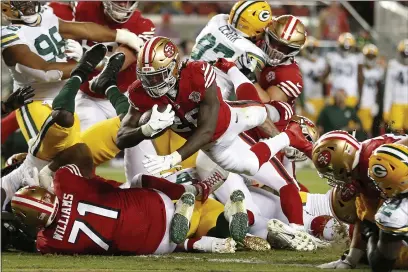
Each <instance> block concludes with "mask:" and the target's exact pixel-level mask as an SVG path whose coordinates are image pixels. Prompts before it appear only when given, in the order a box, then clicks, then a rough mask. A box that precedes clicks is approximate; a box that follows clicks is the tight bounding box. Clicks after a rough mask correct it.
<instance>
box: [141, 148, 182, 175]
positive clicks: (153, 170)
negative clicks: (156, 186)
mask: <svg viewBox="0 0 408 272" xmlns="http://www.w3.org/2000/svg"><path fill="white" fill-rule="evenodd" d="M181 161H182V158H181V155H180V154H179V153H178V152H177V151H174V152H173V153H171V154H170V155H166V156H156V155H146V159H145V160H143V166H144V167H145V168H146V169H147V171H148V172H149V173H150V174H152V175H155V176H159V175H160V172H162V171H165V170H169V169H170V168H173V167H175V166H176V165H177V164H179V163H180V162H181Z"/></svg>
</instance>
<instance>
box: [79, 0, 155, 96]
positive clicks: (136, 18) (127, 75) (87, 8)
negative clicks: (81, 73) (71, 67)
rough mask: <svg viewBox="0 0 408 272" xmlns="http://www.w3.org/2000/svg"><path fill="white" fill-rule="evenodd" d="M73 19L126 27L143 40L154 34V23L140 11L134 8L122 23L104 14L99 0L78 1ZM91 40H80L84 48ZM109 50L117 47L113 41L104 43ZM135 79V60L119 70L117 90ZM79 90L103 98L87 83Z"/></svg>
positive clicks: (111, 50) (112, 27)
mask: <svg viewBox="0 0 408 272" xmlns="http://www.w3.org/2000/svg"><path fill="white" fill-rule="evenodd" d="M74 16H75V21H77V22H94V23H97V24H99V25H104V26H107V27H109V28H111V29H127V30H129V31H131V32H133V33H135V34H136V35H138V36H139V37H140V38H142V39H143V40H149V39H150V38H152V37H153V35H154V30H155V27H154V24H153V23H152V21H150V20H149V19H147V18H144V17H142V14H141V13H140V11H138V10H136V11H135V12H134V13H133V15H132V17H131V18H130V19H129V20H128V21H127V22H126V23H123V24H120V23H116V22H114V21H112V20H110V18H109V17H108V15H106V14H105V12H104V8H103V4H102V2H99V1H79V2H78V6H77V7H76V9H75V12H74ZM94 44H95V43H94V42H92V41H86V40H83V41H82V46H83V47H84V49H85V50H87V49H88V48H89V47H91V46H93V45H94ZM105 45H106V46H107V47H108V50H109V52H110V53H111V52H114V51H115V50H116V48H117V47H118V44H117V43H115V42H111V43H105ZM98 73H99V72H94V73H92V74H91V76H90V77H89V78H92V77H94V76H96V75H97V74H98ZM135 80H136V62H135V63H133V64H131V65H130V66H129V67H128V68H126V69H125V70H123V71H121V72H120V73H119V75H118V87H119V90H121V91H122V92H125V91H126V90H127V88H128V87H129V85H130V84H132V82H133V81H135ZM81 90H82V91H83V92H85V93H86V94H87V95H89V96H92V97H98V98H105V97H104V96H103V95H99V94H95V93H93V92H91V91H90V90H89V83H88V82H86V83H84V84H82V86H81Z"/></svg>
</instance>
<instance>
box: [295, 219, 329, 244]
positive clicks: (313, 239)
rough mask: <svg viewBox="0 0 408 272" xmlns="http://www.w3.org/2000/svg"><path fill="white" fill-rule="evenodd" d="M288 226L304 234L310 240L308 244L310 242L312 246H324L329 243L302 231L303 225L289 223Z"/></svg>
mask: <svg viewBox="0 0 408 272" xmlns="http://www.w3.org/2000/svg"><path fill="white" fill-rule="evenodd" d="M289 226H290V227H291V228H293V229H294V230H296V231H298V232H299V233H301V234H302V235H304V236H306V237H307V238H308V239H309V240H310V242H309V244H311V245H312V246H313V247H314V248H326V247H329V246H330V243H328V242H326V241H323V240H321V239H319V238H317V237H315V236H313V235H311V234H309V233H307V232H306V231H304V229H305V227H304V226H302V225H298V224H293V223H292V224H289Z"/></svg>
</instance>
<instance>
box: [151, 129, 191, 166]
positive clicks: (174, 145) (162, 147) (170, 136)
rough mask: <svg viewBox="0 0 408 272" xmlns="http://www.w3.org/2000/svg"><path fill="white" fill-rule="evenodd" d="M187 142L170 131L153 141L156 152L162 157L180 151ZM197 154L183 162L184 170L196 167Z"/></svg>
mask: <svg viewBox="0 0 408 272" xmlns="http://www.w3.org/2000/svg"><path fill="white" fill-rule="evenodd" d="M185 142H186V140H185V139H184V138H183V137H181V136H179V135H178V134H177V133H175V132H174V131H172V130H170V129H168V130H167V131H166V132H165V133H164V134H163V135H161V136H159V137H157V138H156V139H154V140H153V144H154V147H155V148H156V152H157V154H158V155H160V156H164V155H169V154H171V153H173V152H174V151H176V150H177V149H179V148H180V147H181V146H182V145H183V144H184V143H185ZM196 158H197V153H195V154H194V155H192V156H191V157H189V158H188V159H185V160H184V161H182V162H181V166H182V167H183V168H191V167H195V162H196Z"/></svg>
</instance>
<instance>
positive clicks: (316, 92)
mask: <svg viewBox="0 0 408 272" xmlns="http://www.w3.org/2000/svg"><path fill="white" fill-rule="evenodd" d="M296 61H297V62H298V64H299V68H300V71H301V72H302V78H303V94H304V96H305V99H310V98H312V99H316V98H323V84H322V83H321V82H320V81H319V80H317V78H318V77H320V76H322V75H323V73H324V71H325V70H326V67H327V63H326V60H325V59H324V58H322V57H318V58H317V59H316V61H311V60H310V59H307V58H303V57H299V58H296Z"/></svg>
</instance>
